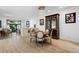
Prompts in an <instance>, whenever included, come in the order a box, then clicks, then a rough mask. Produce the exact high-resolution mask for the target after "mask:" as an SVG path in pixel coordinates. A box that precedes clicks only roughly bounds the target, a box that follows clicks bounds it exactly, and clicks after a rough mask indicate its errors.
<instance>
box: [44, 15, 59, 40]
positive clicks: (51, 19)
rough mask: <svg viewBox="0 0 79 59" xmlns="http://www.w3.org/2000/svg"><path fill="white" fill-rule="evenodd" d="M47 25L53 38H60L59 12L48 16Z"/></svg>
mask: <svg viewBox="0 0 79 59" xmlns="http://www.w3.org/2000/svg"><path fill="white" fill-rule="evenodd" d="M45 18H46V27H45V29H48V30H49V32H50V33H49V35H51V36H52V38H55V39H59V14H54V15H49V16H46V17H45Z"/></svg>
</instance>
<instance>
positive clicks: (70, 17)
mask: <svg viewBox="0 0 79 59" xmlns="http://www.w3.org/2000/svg"><path fill="white" fill-rule="evenodd" d="M65 23H76V12H74V13H68V14H65Z"/></svg>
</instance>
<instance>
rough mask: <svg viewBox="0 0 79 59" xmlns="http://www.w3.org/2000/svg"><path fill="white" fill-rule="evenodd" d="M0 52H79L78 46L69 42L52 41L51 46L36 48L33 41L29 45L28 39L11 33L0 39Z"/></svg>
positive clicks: (45, 45)
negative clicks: (7, 36)
mask: <svg viewBox="0 0 79 59" xmlns="http://www.w3.org/2000/svg"><path fill="white" fill-rule="evenodd" d="M0 52H2V53H66V52H67V53H70V52H71V53H72V52H73V53H74V52H79V44H75V43H74V42H71V41H65V40H61V39H60V40H54V39H52V44H44V45H43V47H42V46H41V45H39V46H37V44H36V43H35V42H34V41H33V42H31V43H30V41H29V38H27V37H21V36H20V35H18V34H16V33H13V34H11V35H10V36H9V38H3V39H1V38H0Z"/></svg>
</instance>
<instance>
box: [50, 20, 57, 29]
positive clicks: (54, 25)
mask: <svg viewBox="0 0 79 59" xmlns="http://www.w3.org/2000/svg"><path fill="white" fill-rule="evenodd" d="M51 25H52V29H56V20H52V23H51Z"/></svg>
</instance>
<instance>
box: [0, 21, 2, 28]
mask: <svg viewBox="0 0 79 59" xmlns="http://www.w3.org/2000/svg"><path fill="white" fill-rule="evenodd" d="M1 26H2V23H1V20H0V28H1Z"/></svg>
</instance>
